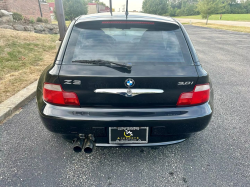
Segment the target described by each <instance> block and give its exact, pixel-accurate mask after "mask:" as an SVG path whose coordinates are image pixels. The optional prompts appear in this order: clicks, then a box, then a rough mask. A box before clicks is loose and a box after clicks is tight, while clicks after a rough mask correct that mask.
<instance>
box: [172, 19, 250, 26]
mask: <svg viewBox="0 0 250 187" xmlns="http://www.w3.org/2000/svg"><path fill="white" fill-rule="evenodd" d="M176 19H177V20H179V21H180V22H181V23H189V22H190V21H191V22H192V23H206V21H207V20H205V19H189V18H176ZM208 23H212V24H219V25H231V26H241V27H250V21H223V20H208Z"/></svg>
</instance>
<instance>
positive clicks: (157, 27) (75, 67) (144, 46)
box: [59, 21, 198, 108]
mask: <svg viewBox="0 0 250 187" xmlns="http://www.w3.org/2000/svg"><path fill="white" fill-rule="evenodd" d="M78 60H84V61H85V62H86V61H87V62H88V61H89V63H80V61H79V62H76V61H78ZM93 60H95V61H99V60H101V61H102V62H103V61H107V62H116V63H121V64H125V65H132V69H131V70H129V69H126V68H124V67H120V66H117V65H114V64H112V65H108V64H102V63H99V64H96V63H94V64H93V63H91V62H92V61H93ZM59 79H60V82H61V85H62V88H63V90H65V91H70V92H75V93H76V94H77V95H78V98H79V101H80V105H81V107H133V108H136V107H174V106H176V104H177V101H178V98H179V96H180V94H181V93H183V92H190V91H192V90H193V89H194V87H195V84H196V82H197V79H198V75H197V72H196V69H195V66H194V65H193V61H192V58H191V55H190V52H189V50H188V47H187V44H186V41H185V38H184V36H183V34H182V31H181V29H180V28H179V26H178V25H177V24H176V23H162V22H148V21H92V22H82V23H78V24H77V25H75V27H74V29H73V31H72V34H71V37H70V39H69V43H68V46H67V49H66V52H65V56H64V59H63V63H62V66H61V70H60V73H59ZM127 79H129V80H133V83H134V84H133V85H132V87H131V88H130V89H131V90H133V89H144V90H148V89H157V90H162V93H154V94H140V95H136V96H134V97H125V96H124V95H119V94H112V93H96V90H97V89H119V90H120V89H128V86H127V85H126V80H127Z"/></svg>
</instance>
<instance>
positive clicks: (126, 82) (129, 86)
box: [125, 79, 135, 88]
mask: <svg viewBox="0 0 250 187" xmlns="http://www.w3.org/2000/svg"><path fill="white" fill-rule="evenodd" d="M134 85H135V81H134V80H133V79H127V80H125V86H127V87H128V88H131V87H133V86H134Z"/></svg>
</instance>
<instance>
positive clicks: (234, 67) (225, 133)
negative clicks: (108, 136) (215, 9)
mask: <svg viewBox="0 0 250 187" xmlns="http://www.w3.org/2000/svg"><path fill="white" fill-rule="evenodd" d="M186 28H187V30H188V33H189V34H190V36H191V38H192V40H193V43H194V45H195V47H196V49H197V52H198V53H199V55H200V60H201V62H202V64H203V66H204V67H205V68H206V69H207V71H209V72H210V75H211V77H212V80H213V83H214V89H215V114H214V116H213V119H212V121H211V123H210V125H209V126H208V127H207V129H205V130H204V131H202V132H200V133H198V134H196V135H194V136H193V137H191V138H190V139H188V140H186V141H185V142H183V143H181V144H177V145H171V146H166V147H160V148H158V149H154V148H97V149H96V151H95V152H94V153H93V154H92V155H85V154H82V153H80V154H76V153H74V152H73V151H72V148H71V145H70V144H69V143H66V142H65V141H64V140H62V139H60V138H59V137H57V136H55V135H53V134H50V133H49V132H48V131H47V130H46V129H45V128H44V127H43V125H42V124H41V121H40V119H39V117H38V114H37V110H36V106H35V100H33V101H31V102H30V103H29V104H27V105H26V106H25V107H24V108H23V109H22V111H21V112H20V113H19V114H16V115H15V116H14V117H12V119H10V120H8V121H7V122H5V123H4V124H3V125H2V126H0V127H1V136H2V141H1V152H0V153H1V165H0V186H1V187H4V186H25V187H26V186H31V187H33V186H150V187H151V186H197V187H198V186H212V187H214V186H249V185H250V146H249V142H250V114H249V111H250V110H249V106H250V94H249V93H250V75H249V70H250V58H249V55H250V54H249V53H250V35H249V34H243V33H237V32H230V31H221V30H214V29H209V28H202V27H194V26H186Z"/></svg>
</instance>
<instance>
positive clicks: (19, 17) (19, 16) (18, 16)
mask: <svg viewBox="0 0 250 187" xmlns="http://www.w3.org/2000/svg"><path fill="white" fill-rule="evenodd" d="M12 16H13V20H14V21H22V20H23V15H22V14H19V13H17V12H13V15H12Z"/></svg>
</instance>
